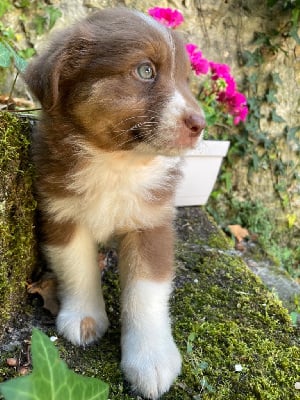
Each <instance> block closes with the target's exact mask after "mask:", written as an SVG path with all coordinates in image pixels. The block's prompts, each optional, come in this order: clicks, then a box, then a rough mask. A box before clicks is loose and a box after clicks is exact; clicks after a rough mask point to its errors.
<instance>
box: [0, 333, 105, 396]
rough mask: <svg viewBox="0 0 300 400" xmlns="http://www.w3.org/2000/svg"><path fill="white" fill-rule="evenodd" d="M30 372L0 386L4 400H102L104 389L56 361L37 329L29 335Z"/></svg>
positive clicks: (50, 344)
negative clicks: (30, 344)
mask: <svg viewBox="0 0 300 400" xmlns="http://www.w3.org/2000/svg"><path fill="white" fill-rule="evenodd" d="M32 364H33V372H32V373H31V374H30V375H28V376H22V377H19V378H15V379H12V380H9V381H6V382H4V383H1V384H0V391H1V393H2V394H3V395H4V397H5V399H6V400H15V399H18V400H106V399H107V397H108V385H107V384H106V383H104V382H102V381H100V380H98V379H95V378H88V377H85V376H81V375H78V374H75V372H73V371H71V370H69V369H68V367H67V365H66V363H65V362H64V361H62V360H61V359H60V358H59V355H58V351H57V349H56V347H55V346H54V344H53V343H52V342H51V341H50V339H49V338H48V337H47V336H46V335H45V334H44V333H42V332H40V331H39V330H37V329H34V330H33V335H32Z"/></svg>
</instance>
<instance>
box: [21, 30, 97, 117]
mask: <svg viewBox="0 0 300 400" xmlns="http://www.w3.org/2000/svg"><path fill="white" fill-rule="evenodd" d="M61 37H63V39H61ZM61 37H56V40H54V41H53V42H52V45H51V46H50V47H49V48H48V50H47V51H45V52H44V53H42V54H41V55H40V56H38V57H36V59H35V60H33V62H32V63H31V64H29V66H28V67H27V69H26V71H25V74H24V75H23V78H24V80H25V82H26V83H27V85H28V86H29V88H30V90H31V91H32V93H33V94H34V96H35V97H36V98H37V99H38V100H39V101H40V103H41V104H42V106H43V108H44V109H45V110H47V111H52V110H53V109H54V108H55V107H56V106H57V105H58V104H59V103H60V100H61V96H62V89H63V88H64V87H66V86H67V85H71V84H72V82H74V81H75V80H76V78H77V77H78V75H79V73H80V71H82V68H83V67H84V66H85V65H87V64H88V62H89V60H90V52H89V49H90V47H91V46H92V42H91V41H90V40H88V39H83V38H70V37H67V38H65V36H64V32H62V33H61Z"/></svg>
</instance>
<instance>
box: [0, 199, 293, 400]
mask: <svg viewBox="0 0 300 400" xmlns="http://www.w3.org/2000/svg"><path fill="white" fill-rule="evenodd" d="M176 226H177V230H178V240H177V246H176V259H177V277H176V280H175V285H174V286H175V287H174V293H173V296H172V299H171V314H172V319H173V331H174V336H175V340H176V342H177V344H178V346H179V348H180V351H181V354H182V357H183V369H182V374H181V375H180V376H179V377H178V379H177V380H176V382H175V383H174V385H173V386H172V388H171V390H170V392H169V393H166V394H165V395H164V396H163V397H162V399H165V400H171V399H172V400H189V399H194V400H197V399H212V400H231V399H232V400H236V399H243V400H251V399H266V400H267V399H270V400H283V399H284V400H290V399H297V398H299V391H297V390H296V389H295V383H296V382H297V381H299V380H300V379H299V377H300V348H299V332H297V331H296V328H294V327H293V326H292V324H291V320H290V317H289V314H288V312H287V310H286V309H285V308H284V307H283V306H282V305H281V302H280V301H279V300H278V299H277V298H276V297H274V296H273V294H272V293H270V292H269V291H268V290H267V289H266V288H265V287H264V286H263V284H262V283H261V281H260V280H259V279H258V278H257V277H256V276H255V275H254V274H253V273H252V272H251V271H250V270H249V269H248V267H247V266H246V265H245V263H244V262H243V261H242V260H241V259H240V258H239V256H237V255H236V254H235V252H234V251H233V249H232V247H231V242H230V240H228V239H227V237H226V236H225V235H224V234H223V233H222V232H220V231H219V229H218V228H217V227H216V225H215V223H214V222H213V221H212V220H211V219H210V218H209V217H208V215H207V214H206V213H205V212H204V211H203V210H202V209H201V208H199V207H190V208H183V209H180V210H179V212H178V217H177V221H176ZM108 258H109V260H110V262H109V266H108V268H107V269H106V271H105V273H104V277H103V286H104V296H105V299H106V307H107V311H108V315H109V319H110V321H111V325H110V327H109V330H108V332H107V334H106V335H105V336H104V338H102V340H101V341H100V342H99V343H97V344H96V345H93V346H88V347H86V348H79V347H75V346H73V345H71V344H70V343H68V342H66V341H65V340H64V339H62V338H59V340H58V341H57V342H56V345H57V346H58V349H59V351H60V355H61V357H62V358H63V359H65V360H66V361H67V364H68V365H69V367H70V368H72V369H73V370H74V371H75V372H77V373H81V374H84V375H86V376H92V377H97V378H100V379H102V380H104V381H105V382H107V383H108V384H109V385H110V394H109V399H111V400H112V399H116V400H119V399H124V400H133V399H141V397H137V396H135V395H134V393H132V392H131V390H130V386H129V385H128V384H127V383H126V382H125V381H124V379H123V375H122V373H121V370H120V358H121V354H120V321H119V319H120V309H119V296H120V287H119V282H118V276H117V271H116V262H115V258H114V257H108ZM37 316H39V317H40V316H41V309H40V307H37V306H33V308H32V309H31V314H28V313H27V315H26V316H24V315H23V316H22V323H21V326H22V328H21V326H20V323H19V321H18V320H17V321H16V322H15V324H14V326H11V327H10V333H9V335H6V337H5V338H4V341H3V342H2V349H8V350H7V351H6V352H4V353H3V352H2V355H3V358H2V360H1V362H0V381H1V379H7V378H9V377H12V376H15V374H16V372H15V371H14V370H12V369H9V368H8V367H7V366H6V365H5V358H6V357H8V356H10V357H16V356H17V357H18V354H20V347H22V346H21V343H22V340H20V341H19V345H17V347H16V348H15V349H13V348H12V346H9V344H10V342H11V340H12V339H11V338H12V337H13V338H15V337H17V336H18V334H19V336H18V337H19V338H21V339H24V338H27V339H29V337H30V336H29V335H30V333H31V328H32V325H34V326H38V327H39V328H40V329H43V330H44V331H45V332H46V333H47V334H48V335H49V336H50V335H56V329H55V326H54V325H52V326H50V327H49V316H47V315H46V314H45V315H42V316H41V320H40V321H38V319H37ZM43 320H45V322H43ZM52 323H53V321H52ZM24 327H25V330H24ZM20 331H21V335H20ZM153 340H155V337H154V338H153ZM0 350H1V344H0ZM1 376H2V378H1Z"/></svg>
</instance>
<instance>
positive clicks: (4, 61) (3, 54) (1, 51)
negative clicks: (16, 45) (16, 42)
mask: <svg viewBox="0 0 300 400" xmlns="http://www.w3.org/2000/svg"><path fill="white" fill-rule="evenodd" d="M11 62H12V57H11V52H10V51H9V50H8V48H7V47H6V46H5V45H4V44H3V43H0V67H2V68H8V67H10V66H11Z"/></svg>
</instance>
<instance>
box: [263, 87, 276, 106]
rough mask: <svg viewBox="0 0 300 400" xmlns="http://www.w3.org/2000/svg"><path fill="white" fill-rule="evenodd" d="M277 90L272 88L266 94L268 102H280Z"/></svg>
mask: <svg viewBox="0 0 300 400" xmlns="http://www.w3.org/2000/svg"><path fill="white" fill-rule="evenodd" d="M276 94H277V90H274V89H270V90H269V91H268V93H267V95H266V98H267V102H268V103H278V100H277V98H276Z"/></svg>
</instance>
